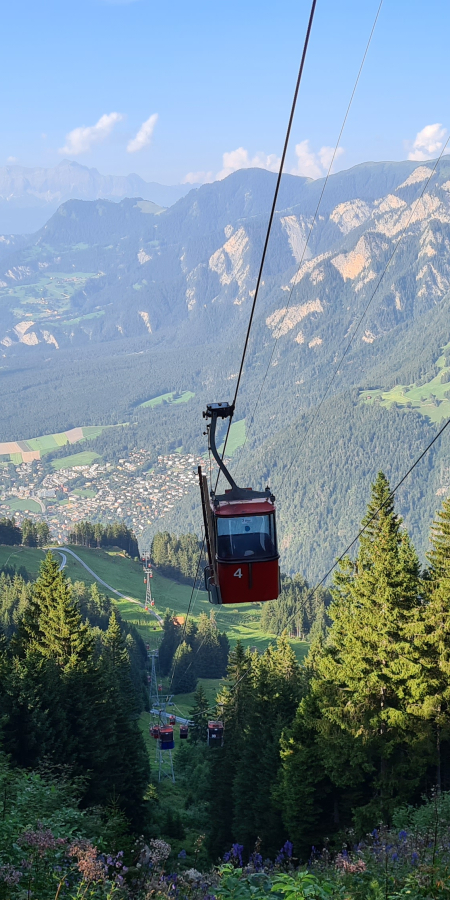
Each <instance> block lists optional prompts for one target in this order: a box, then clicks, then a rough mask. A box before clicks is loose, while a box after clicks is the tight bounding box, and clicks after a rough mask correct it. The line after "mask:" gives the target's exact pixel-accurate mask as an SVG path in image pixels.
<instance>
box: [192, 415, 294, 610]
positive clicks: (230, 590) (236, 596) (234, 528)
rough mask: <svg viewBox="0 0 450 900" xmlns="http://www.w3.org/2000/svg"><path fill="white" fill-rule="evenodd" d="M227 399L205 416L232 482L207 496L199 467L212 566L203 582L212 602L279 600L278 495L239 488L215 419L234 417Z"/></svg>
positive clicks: (213, 448) (211, 442) (213, 445)
mask: <svg viewBox="0 0 450 900" xmlns="http://www.w3.org/2000/svg"><path fill="white" fill-rule="evenodd" d="M232 414H233V408H232V407H231V406H229V404H228V403H211V404H210V405H209V406H207V409H206V413H203V415H204V416H205V417H206V418H210V419H211V424H210V425H208V436H209V447H210V450H211V452H212V454H213V456H214V458H215V460H216V462H217V464H218V466H219V468H220V469H221V471H222V472H223V474H224V475H225V477H226V479H227V481H228V483H229V484H230V485H231V488H230V489H229V490H226V491H225V493H224V494H221V495H218V494H215V493H214V491H211V492H210V494H209V495H208V485H207V480H206V476H205V475H203V473H202V471H201V468H199V478H200V490H201V497H202V508H203V520H204V524H205V533H206V544H207V550H208V557H209V565H208V566H207V567H206V569H205V584H206V588H207V590H208V593H209V598H210V601H211V603H261V602H264V601H266V600H276V598H277V597H278V595H279V592H280V591H279V589H280V575H279V553H278V547H277V529H276V522H275V497H274V496H273V494H272V493H271V491H270V488H266V490H265V491H253V490H252V489H251V488H239V487H238V486H237V484H236V483H235V481H234V480H233V478H232V477H231V475H230V473H229V472H228V469H227V468H226V466H225V465H224V463H223V461H222V460H221V458H220V456H219V454H218V452H217V448H216V439H215V431H216V423H217V418H227V417H230V416H232Z"/></svg>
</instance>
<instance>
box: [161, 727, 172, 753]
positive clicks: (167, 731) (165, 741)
mask: <svg viewBox="0 0 450 900" xmlns="http://www.w3.org/2000/svg"><path fill="white" fill-rule="evenodd" d="M159 746H160V749H161V750H173V748H174V747H175V741H174V739H173V728H172V727H171V726H169V725H164V726H163V727H162V728H160V729H159Z"/></svg>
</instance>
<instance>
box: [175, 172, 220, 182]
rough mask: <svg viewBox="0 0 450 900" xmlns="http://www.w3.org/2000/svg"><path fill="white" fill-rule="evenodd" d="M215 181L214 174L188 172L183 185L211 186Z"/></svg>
mask: <svg viewBox="0 0 450 900" xmlns="http://www.w3.org/2000/svg"><path fill="white" fill-rule="evenodd" d="M212 181H214V176H213V173H212V172H188V173H187V175H185V176H184V178H183V180H182V182H181V183H182V184H211V182H212Z"/></svg>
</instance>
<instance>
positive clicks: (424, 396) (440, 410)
mask: <svg viewBox="0 0 450 900" xmlns="http://www.w3.org/2000/svg"><path fill="white" fill-rule="evenodd" d="M442 351H443V352H442V355H441V356H440V357H439V359H437V360H436V366H437V368H438V369H439V370H440V371H439V373H438V374H437V375H435V377H434V378H432V379H431V380H430V381H428V382H426V384H421V385H415V384H409V385H405V384H397V385H395V387H393V388H392V389H391V390H390V391H382V390H379V389H375V390H368V391H361V393H360V400H362V401H363V402H364V403H380V405H381V406H384V407H385V408H386V409H390V408H391V407H392V406H397V407H406V408H407V409H414V410H416V411H417V412H419V413H420V414H421V415H422V416H427V418H428V419H429V420H430V422H435V423H436V424H438V423H439V422H442V421H443V419H447V418H449V416H450V366H448V365H447V356H446V353H447V355H448V356H449V358H450V344H447V345H446V346H445V347H443V348H442Z"/></svg>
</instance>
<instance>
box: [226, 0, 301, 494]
mask: <svg viewBox="0 0 450 900" xmlns="http://www.w3.org/2000/svg"><path fill="white" fill-rule="evenodd" d="M316 4H317V0H312V4H311V9H310V13H309V18H308V26H307V29H306V35H305V40H304V43H303V50H302V56H301V60H300V68H299V70H298V75H297V81H296V84H295V90H294V97H293V100H292V106H291V111H290V114H289V121H288V126H287V130H286V136H285V139H284V145H283V152H282V154H281V160H280V168H279V170H278V175H277V181H276V185H275V192H274V195H273V200H272V206H271V209H270V215H269V221H268V224H267V231H266V237H265V240H264V246H263V251H262V256H261V262H260V265H259V270H258V277H257V279H256V288H255V294H254V297H253V302H252V306H251V310H250V318H249V320H248V325H247V332H246V335H245V341H244V348H243V351H242V358H241V362H240V366H239V372H238V377H237V382H236V388H235V391H234V397H233V403H232V406H233V412H234V407H235V406H236V400H237V395H238V393H239V388H240V384H241V378H242V372H243V369H244V362H245V356H246V353H247V348H248V342H249V339H250V332H251V328H252V324H253V317H254V315H255V308H256V302H257V299H258V294H259V288H260V286H261V279H262V274H263V269H264V263H265V260H266V254H267V248H268V246H269V238H270V233H271V230H272V224H273V219H274V216H275V209H276V205H277V200H278V193H279V190H280V185H281V177H282V174H283V169H284V163H285V160H286V154H287V150H288V145H289V139H290V136H291V129H292V123H293V121H294V115H295V109H296V106H297V98H298V93H299V90H300V85H301V81H302V76H303V69H304V67H305V60H306V53H307V50H308V44H309V38H310V35H311V29H312V24H313V20H314V13H315V11H316ZM232 418H233V415H231V417H230V420H229V422H228V428H227V433H226V435H225V442H224V445H223V453H222V458H223V457H224V456H225V450H226V446H227V441H228V437H229V434H230V428H231V422H232ZM218 480H219V475H218V476H217V481H218ZM216 487H217V482H216Z"/></svg>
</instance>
